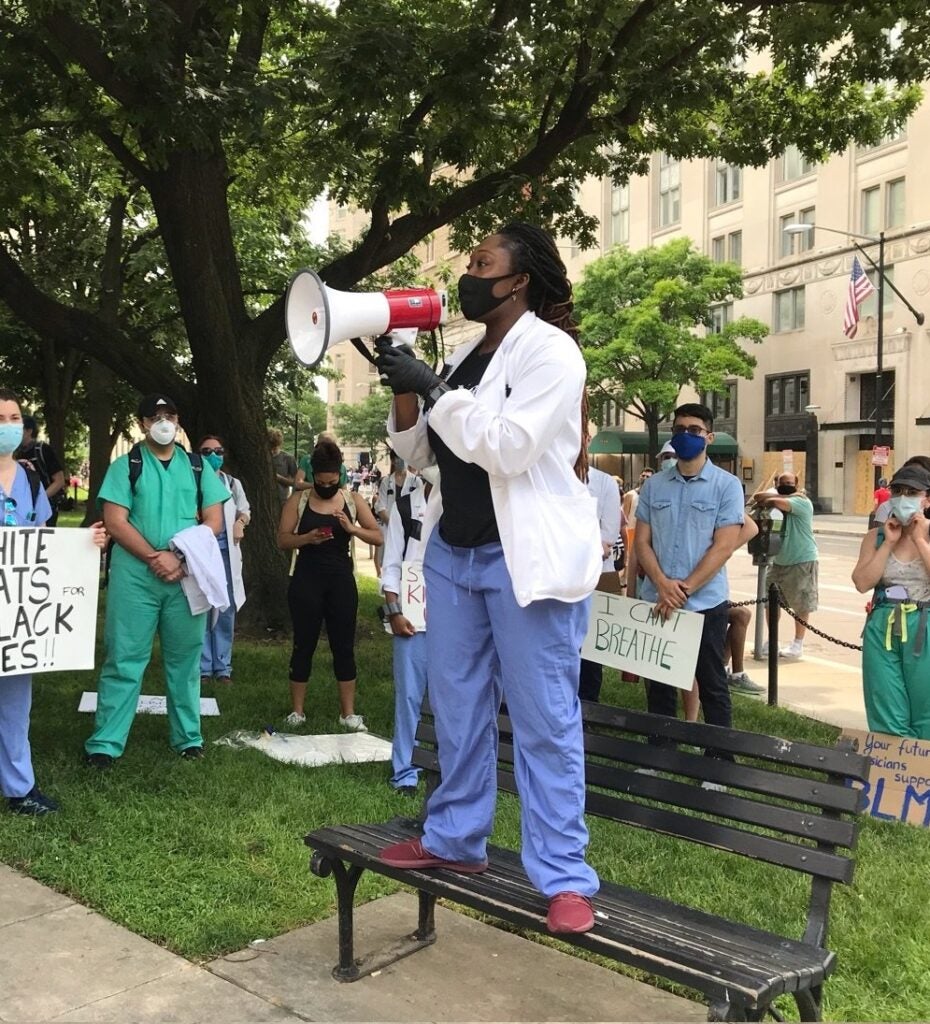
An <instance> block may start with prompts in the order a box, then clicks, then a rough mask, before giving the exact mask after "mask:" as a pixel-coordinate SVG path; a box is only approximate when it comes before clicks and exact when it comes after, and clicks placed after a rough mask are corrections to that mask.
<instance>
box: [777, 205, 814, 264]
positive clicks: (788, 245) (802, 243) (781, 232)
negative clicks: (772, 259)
mask: <svg viewBox="0 0 930 1024" xmlns="http://www.w3.org/2000/svg"><path fill="white" fill-rule="evenodd" d="M814 213H815V210H814V207H813V206H808V207H807V208H806V209H804V210H799V211H798V212H797V213H787V214H785V216H784V217H779V218H778V254H779V256H781V257H785V256H793V255H794V254H795V253H800V252H807V251H808V250H809V249H812V248H813V247H814V232H813V231H805V232H803V233H802V232H800V231H799V232H798V233H797V234H796V235H792V234H789V233H788V232H787V231H786V230H785V228H788V227H791V225H792V224H813V223H814Z"/></svg>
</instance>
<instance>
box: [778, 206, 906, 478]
mask: <svg viewBox="0 0 930 1024" xmlns="http://www.w3.org/2000/svg"><path fill="white" fill-rule="evenodd" d="M817 228H819V229H820V230H821V231H829V232H830V233H831V234H834V235H845V236H846V237H847V238H850V239H852V243H853V245H854V246H855V247H856V248H857V249H858V250H859V252H861V253H862V255H863V256H864V257H865V258H866V259H867V260H868V261H869V263H870V264H871V265H872V267H873V268H874V270H875V271H876V273H877V274H878V288H877V289H876V291H877V296H876V298H877V302H878V323H877V325H876V331H875V432H874V441H873V445H874V447H875V448H878V447H879V446H880V445H881V443H882V434H883V429H882V428H883V426H884V424H883V422H882V398H883V397H884V395H883V391H882V388H883V374H884V356H885V284H886V283H887V284H888V286H889V287H890V288H891V290H892V291H893V292H894V293H895V295H897V296H898V298H899V299H900V300H901V301H902V302H903V303H904V305H905V306H907V308H908V309H909V310H910V312H911V313H912V314H913V315H914V319H915V320H916V321H917V326H918V327H920V326H921V325H922V324H923V322H924V315H923V313H921V312H919V311H918V310H916V309H914V307H913V306H912V305H911V304H910V302H908V301H907V299H906V298H905V297H904V296H903V295H902V294H901V292H900V291H898V289H897V288H896V287H895V284H894V282H893V281H888V280H887V278H886V277H885V232H884V231H879V233H878V238H875V237H873V236H872V235H860V234H859V233H858V232H856V231H842V230H840V229H839V228H825V227H823V226H822V225H820V224H788V225H787V226H786V227H785V228H784V231H785V233H786V234H788V235H806V234H809V233H811V232H813V231H814V230H815V229H817ZM857 239H861V240H862V241H864V242H866V243H868V244H869V245H877V246H878V262H877V263H876V262H875V260H873V259H872V257H871V256H870V255H869V254H868V253H867V252H866V251H865V249H863V248H862V246H861V245H860V244H859V241H857ZM893 428H894V424H892V429H893ZM881 475H882V467H881V466H876V467H875V485H876V486H878V479H879V477H880V476H881Z"/></svg>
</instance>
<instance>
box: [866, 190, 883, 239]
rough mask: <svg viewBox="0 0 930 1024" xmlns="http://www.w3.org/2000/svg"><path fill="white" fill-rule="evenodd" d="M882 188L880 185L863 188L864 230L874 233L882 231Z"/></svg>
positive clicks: (869, 233)
mask: <svg viewBox="0 0 930 1024" xmlns="http://www.w3.org/2000/svg"><path fill="white" fill-rule="evenodd" d="M881 203H882V189H881V186H880V185H875V186H874V187H872V188H864V189H863V190H862V219H861V224H862V231H863V233H864V234H866V235H873V234H876V233H878V232H879V231H881V229H882V227H881V209H882V206H881Z"/></svg>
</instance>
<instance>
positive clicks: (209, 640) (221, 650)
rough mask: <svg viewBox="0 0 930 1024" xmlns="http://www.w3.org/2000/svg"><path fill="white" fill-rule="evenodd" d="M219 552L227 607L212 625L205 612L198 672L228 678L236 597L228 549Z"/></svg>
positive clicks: (234, 623)
mask: <svg viewBox="0 0 930 1024" xmlns="http://www.w3.org/2000/svg"><path fill="white" fill-rule="evenodd" d="M220 553H221V554H222V556H223V565H224V566H225V567H226V594H227V596H228V598H229V607H228V608H227V609H226V611H225V612H220V613H219V615H217V618H216V622H215V623H214V624H213V625H210V622H211V620H212V618H213V613H212V612H208V613H207V629H206V632H205V633H204V635H203V651H202V652H201V654H200V674H201V675H202V676H219V677H221V678H223V677H225V678H229V677H231V676H232V646H233V635H234V633H235V631H236V599H235V598H234V597H233V585H232V569H231V567H230V564H229V549H228V548H221V549H220Z"/></svg>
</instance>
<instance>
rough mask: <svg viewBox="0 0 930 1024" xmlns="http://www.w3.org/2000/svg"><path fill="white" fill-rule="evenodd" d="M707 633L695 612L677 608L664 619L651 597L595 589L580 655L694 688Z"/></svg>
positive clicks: (653, 678)
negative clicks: (703, 638) (702, 640)
mask: <svg viewBox="0 0 930 1024" xmlns="http://www.w3.org/2000/svg"><path fill="white" fill-rule="evenodd" d="M703 631H704V616H703V615H698V614H697V612H674V613H673V614H672V615H671V616H670V617H669V618H668V620H663V619H662V618H661V617H660V616H658V615H656V613H655V605H653V604H652V603H650V602H648V601H635V600H633V599H632V598H629V597H619V596H618V595H616V594H605V593H604V592H603V591H601V590H595V591H594V596H593V598H592V600H591V620H590V623H589V625H588V635H587V636H586V637H585V639H584V644H582V647H581V656H582V658H586V659H587V660H588V661H597V662H600V664H602V665H611V666H612V667H613V668H619V669H622V670H623V671H624V672H632V673H633V674H634V675H638V676H643V677H644V678H646V679H652V680H654V681H655V682H658V683H668V684H669V685H670V686H677V687H679V688H680V689H682V690H690V689H691V687H692V685H693V683H694V668H695V666H696V665H697V658H698V650H699V649H700V646H701V633H702V632H703Z"/></svg>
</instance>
